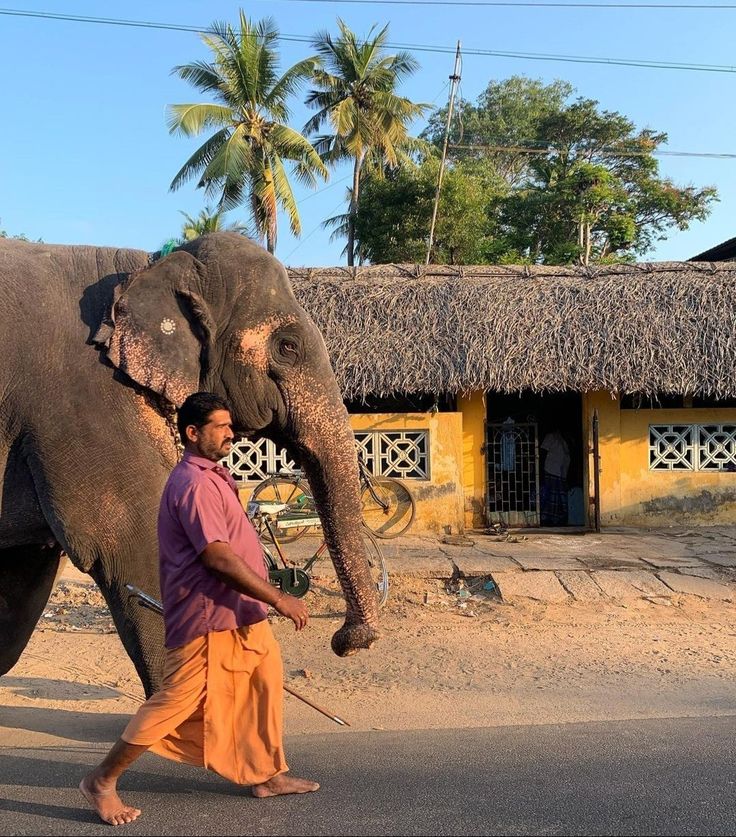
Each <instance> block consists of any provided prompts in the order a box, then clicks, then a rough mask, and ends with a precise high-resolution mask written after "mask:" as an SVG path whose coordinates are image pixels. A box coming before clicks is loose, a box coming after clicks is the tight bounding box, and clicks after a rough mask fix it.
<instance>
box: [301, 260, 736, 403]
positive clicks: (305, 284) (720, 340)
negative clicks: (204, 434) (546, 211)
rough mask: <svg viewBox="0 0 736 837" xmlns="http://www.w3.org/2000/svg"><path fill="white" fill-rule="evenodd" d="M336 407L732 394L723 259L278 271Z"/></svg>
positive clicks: (734, 375)
mask: <svg viewBox="0 0 736 837" xmlns="http://www.w3.org/2000/svg"><path fill="white" fill-rule="evenodd" d="M289 276H290V278H291V281H292V284H293V286H294V290H295V293H296V295H297V298H298V299H299V301H300V302H301V303H302V305H304V307H305V308H306V309H307V310H308V311H309V313H310V314H311V316H312V317H313V318H314V320H315V322H316V323H317V325H318V327H319V328H320V330H321V331H322V334H323V336H324V338H325V341H326V343H327V347H328V349H329V352H330V356H331V358H332V362H333V365H334V368H335V371H336V374H337V377H338V381H339V383H340V385H341V387H342V389H343V392H344V394H345V396H346V397H347V398H360V397H364V396H366V395H368V394H369V393H374V394H378V395H387V394H390V393H392V392H421V391H425V392H447V393H467V392H470V391H473V390H488V389H490V390H496V391H502V392H513V391H518V390H521V389H531V390H535V391H539V392H543V391H559V390H578V391H591V390H598V389H607V390H609V391H611V392H612V393H629V392H642V393H646V394H653V393H655V392H677V393H681V394H692V395H700V394H702V395H711V396H716V397H728V396H733V395H736V328H735V322H734V321H735V319H736V281H734V280H736V264H734V263H718V264H715V263H713V264H711V263H693V262H662V263H652V264H637V265H608V266H604V267H594V268H585V267H547V266H525V267H517V266H510V267H499V266H490V265H489V266H479V267H449V266H441V265H439V266H438V265H430V266H428V267H424V266H423V265H421V266H420V265H377V266H371V267H359V268H303V269H296V268H293V269H290V270H289Z"/></svg>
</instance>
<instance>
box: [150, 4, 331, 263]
mask: <svg viewBox="0 0 736 837" xmlns="http://www.w3.org/2000/svg"><path fill="white" fill-rule="evenodd" d="M201 37H202V41H203V42H204V43H205V44H206V46H207V47H208V48H209V49H210V50H211V52H212V55H213V59H212V61H209V62H207V61H196V62H193V63H191V64H184V65H181V66H177V67H175V68H174V70H173V72H174V73H176V74H178V75H179V77H180V78H182V79H184V80H185V81H188V82H190V83H191V84H193V85H194V87H196V88H197V89H198V90H200V91H202V92H203V93H205V94H208V95H211V96H212V97H213V98H214V100H215V101H214V103H211V104H180V105H169V107H168V109H167V121H168V126H169V131H170V132H171V133H181V134H184V135H186V136H197V135H199V134H201V133H203V132H205V131H209V130H214V133H213V134H212V135H211V136H210V137H209V138H208V139H207V140H206V141H205V142H204V143H203V144H202V145H201V146H200V147H199V148H198V149H197V150H196V151H195V152H194V154H192V156H191V157H190V158H189V159H188V160H187V162H186V163H185V164H184V165H183V166H182V168H181V169H180V170H179V172H178V173H177V174H176V176H175V177H174V179H173V181H172V183H171V189H172V190H175V189H178V188H179V187H180V186H181V185H182V184H183V183H185V182H186V181H188V180H190V179H191V178H193V177H199V181H198V183H197V186H198V187H200V188H203V189H204V190H205V194H206V195H207V196H208V197H210V196H219V206H220V207H221V208H222V209H224V210H228V209H232V208H233V207H236V206H239V205H241V204H242V203H244V202H246V201H247V202H248V203H249V209H250V213H251V216H252V219H253V225H254V228H255V231H256V233H257V234H258V236H259V237H261V238H262V239H264V238H265V240H266V246H267V247H268V250H269V252H271V253H273V252H274V250H275V248H276V239H277V213H278V210H279V208H280V209H282V210H284V211H285V212H286V214H287V216H288V219H289V224H290V227H291V230H292V232H293V233H294V235H296V236H298V235H300V234H301V220H300V218H299V212H298V209H297V205H296V200H295V198H294V194H293V191H292V187H291V183H290V181H289V176H288V175H287V172H286V168H285V165H284V163H285V161H291V162H292V163H293V164H294V167H293V173H294V175H295V176H296V178H297V179H298V180H300V181H301V182H303V183H306V184H308V185H309V186H314V185H315V184H316V182H317V178H318V177H321V178H323V179H327V177H328V172H327V169H326V167H325V165H324V163H323V162H322V160H321V159H320V157H319V154H318V153H317V151H316V150H315V149H314V147H313V146H312V144H311V143H310V142H309V140H307V139H306V138H305V137H304V136H303V135H302V134H300V133H299V132H298V131H296V130H294V129H293V128H290V127H289V126H288V124H286V123H287V122H288V119H289V109H288V107H287V102H288V100H289V98H290V97H291V96H292V95H293V94H294V93H295V91H296V90H297V89H298V87H299V85H300V84H302V83H303V82H304V80H305V79H307V78H308V77H310V76H311V74H312V72H313V70H314V66H315V62H314V60H313V59H305V60H304V61H300V62H299V63H297V64H295V65H294V66H293V67H291V68H290V69H288V70H287V71H286V72H285V73H283V75H279V72H278V63H279V56H278V52H277V51H276V49H275V48H274V43H275V42H276V40H277V39H278V37H279V33H278V30H277V28H276V26H275V24H274V22H273V21H272V20H271V19H270V18H268V19H265V20H262V21H259V22H258V23H255V24H253V23H251V22H250V21H249V20H248V19H247V18H246V17H245V15H244V13H243V12H242V10H241V11H240V28H239V31H238V32H235V31H234V30H233V29H232V27H231V26H229V25H227V24H224V23H214V24H213V25H212V28H211V31H210V32H208V33H206V34H202V36H201Z"/></svg>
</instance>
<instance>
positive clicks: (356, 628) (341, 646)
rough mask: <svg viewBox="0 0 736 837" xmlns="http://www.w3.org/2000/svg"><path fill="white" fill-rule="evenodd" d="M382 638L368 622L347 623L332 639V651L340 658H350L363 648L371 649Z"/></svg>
mask: <svg viewBox="0 0 736 837" xmlns="http://www.w3.org/2000/svg"><path fill="white" fill-rule="evenodd" d="M380 636H381V634H380V632H379V631H378V630H377V629H376V628H374V627H373V626H372V625H369V624H368V623H366V622H361V623H345V624H344V625H343V626H342V628H340V629H339V630H338V631H337V632H336V633H335V634H334V635H333V637H332V650H333V651H334V652H335V654H337V656H338V657H349V656H350V655H351V654H356V653H357V652H358V651H359V650H360V649H361V648H370V647H371V645H373V643H374V642H375V641H376V640H377V639H379V638H380Z"/></svg>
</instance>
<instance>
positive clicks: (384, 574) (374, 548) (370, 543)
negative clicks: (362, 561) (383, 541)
mask: <svg viewBox="0 0 736 837" xmlns="http://www.w3.org/2000/svg"><path fill="white" fill-rule="evenodd" d="M362 534H363V543H364V545H365V554H366V556H367V558H368V565H369V566H370V568H371V576H372V577H373V581H374V582H375V584H376V591H377V595H378V606H379V607H383V606H384V605H385V604H386V601H387V600H388V570H387V569H386V561H385V559H384V557H383V552H381V547H380V546H379V545H378V541H377V540H376V539H375V537H374V536H373V533H372V532H371V531H370V530H369V529H367V528H365V527H363V533H362Z"/></svg>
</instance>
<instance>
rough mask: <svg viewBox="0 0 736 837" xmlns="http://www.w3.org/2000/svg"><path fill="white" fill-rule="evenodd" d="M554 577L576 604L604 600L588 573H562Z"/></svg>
mask: <svg viewBox="0 0 736 837" xmlns="http://www.w3.org/2000/svg"><path fill="white" fill-rule="evenodd" d="M555 575H556V576H557V578H558V579H559V580H560V582H561V583H562V586H563V587H564V588H565V589H566V590H567V591H568V592H569V593H570V595H571V596H572V597H573V599H575V601H576V602H596V601H601V600H602V599H604V598H605V596H604V595H603V591H602V590H601V588H600V587H599V586H598V585H597V584H596V583H595V581H593V579H592V578H591V575H590V573H581V572H570V571H567V572H566V571H562V572H558V573H555Z"/></svg>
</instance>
